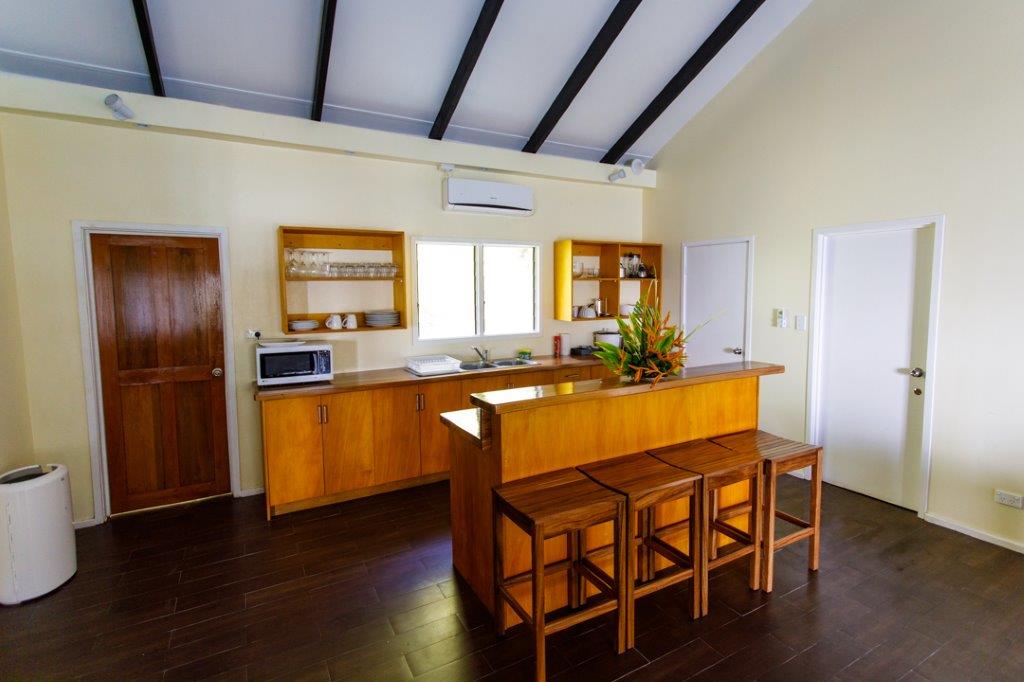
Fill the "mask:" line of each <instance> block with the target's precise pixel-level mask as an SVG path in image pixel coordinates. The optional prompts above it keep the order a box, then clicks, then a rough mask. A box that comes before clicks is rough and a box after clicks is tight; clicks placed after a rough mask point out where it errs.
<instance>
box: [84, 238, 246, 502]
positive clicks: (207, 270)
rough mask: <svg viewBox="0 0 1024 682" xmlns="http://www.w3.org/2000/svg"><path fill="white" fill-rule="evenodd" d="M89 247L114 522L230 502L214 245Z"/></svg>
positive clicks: (166, 241)
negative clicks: (124, 515) (161, 508)
mask: <svg viewBox="0 0 1024 682" xmlns="http://www.w3.org/2000/svg"><path fill="white" fill-rule="evenodd" d="M91 246H92V265H93V279H94V286H95V293H96V322H97V333H98V337H99V354H100V372H101V379H102V385H103V419H104V429H105V432H106V446H107V447H106V449H107V471H108V478H109V484H110V507H111V512H112V513H117V512H124V511H130V510H133V509H142V508H145V507H153V506H157V505H161V504H169V503H172V502H182V501H185V500H192V499H196V498H199V497H206V496H209V495H216V494H219V493H226V492H228V491H229V490H230V483H229V480H228V451H227V419H226V414H225V400H224V375H223V368H224V334H223V325H222V311H221V280H220V261H219V254H218V246H217V240H216V239H213V238H180V237H146V236H134V235H93V236H92V243H91Z"/></svg>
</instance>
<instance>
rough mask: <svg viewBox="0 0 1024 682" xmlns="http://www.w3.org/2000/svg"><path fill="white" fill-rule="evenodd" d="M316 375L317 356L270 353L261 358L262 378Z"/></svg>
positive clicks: (307, 352) (304, 353)
mask: <svg viewBox="0 0 1024 682" xmlns="http://www.w3.org/2000/svg"><path fill="white" fill-rule="evenodd" d="M313 374H316V354H315V353H310V352H309V351H301V352H297V353H268V354H266V355H261V356H260V376H261V377H263V378H265V379H283V378H286V377H301V376H310V375H313Z"/></svg>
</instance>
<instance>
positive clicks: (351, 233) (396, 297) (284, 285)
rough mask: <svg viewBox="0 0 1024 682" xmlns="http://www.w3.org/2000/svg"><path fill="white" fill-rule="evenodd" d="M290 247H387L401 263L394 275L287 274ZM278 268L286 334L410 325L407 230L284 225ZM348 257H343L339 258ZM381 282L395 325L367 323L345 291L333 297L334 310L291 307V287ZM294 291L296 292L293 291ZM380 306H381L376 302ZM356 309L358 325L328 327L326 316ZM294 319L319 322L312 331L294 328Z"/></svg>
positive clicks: (280, 235) (359, 248) (378, 328)
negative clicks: (395, 316)
mask: <svg viewBox="0 0 1024 682" xmlns="http://www.w3.org/2000/svg"><path fill="white" fill-rule="evenodd" d="M291 249H308V250H314V251H327V252H328V253H330V252H331V251H348V252H351V251H387V252H390V254H391V258H390V260H391V262H392V263H394V264H395V265H396V266H397V267H398V274H397V275H396V276H395V277H328V276H317V275H295V274H288V256H287V254H288V252H289V251H290V250H291ZM277 251H278V271H279V278H280V291H281V331H282V332H284V333H285V334H287V335H289V336H292V335H296V336H297V335H303V334H324V333H328V334H333V333H343V332H344V333H351V332H361V331H386V330H388V329H405V328H406V326H407V325H408V313H407V311H406V306H405V300H406V299H405V233H404V232H394V231H388V230H363V229H355V228H327V227H301V226H293V225H282V226H280V227H279V228H278V231H277ZM344 260H347V258H341V259H339V261H344ZM364 282H378V283H380V284H381V286H383V287H387V289H389V292H390V296H389V298H390V300H391V304H390V305H391V307H392V308H393V309H394V310H397V311H398V314H399V324H398V325H396V326H394V327H370V326H367V324H366V316H365V311H364V310H352V309H351V306H353V301H352V300H351V299H349V300H346V297H345V296H344V295H343V294H342V295H339V296H338V300H337V302H336V304H334V302H333V301H332V306H330V307H332V308H333V309H331V310H295V309H290V308H289V304H288V301H289V295H288V294H289V287H321V286H327V285H328V284H335V285H341V286H344V285H346V284H349V283H358V284H357V286H365V285H364V284H363V283H364ZM293 293H294V292H293ZM376 307H381V306H376ZM349 313H355V316H356V328H355V329H328V328H327V326H326V320H327V318H328V317H330V316H331V315H334V314H339V315H341V316H342V317H344V316H345V315H346V314H349ZM295 320H316V321H317V322H319V323H320V326H319V327H318V328H316V329H313V330H311V331H292V330H291V329H289V328H288V323H289V322H292V321H295Z"/></svg>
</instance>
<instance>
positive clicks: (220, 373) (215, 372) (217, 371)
mask: <svg viewBox="0 0 1024 682" xmlns="http://www.w3.org/2000/svg"><path fill="white" fill-rule="evenodd" d="M210 374H212V375H213V376H214V378H217V379H219V378H221V377H222V376H224V370H222V369H221V368H220V367H214V368H213V371H212V372H210Z"/></svg>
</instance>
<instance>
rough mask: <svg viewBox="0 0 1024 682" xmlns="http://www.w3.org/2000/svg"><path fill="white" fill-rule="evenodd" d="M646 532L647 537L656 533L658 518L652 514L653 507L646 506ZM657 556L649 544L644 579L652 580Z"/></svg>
mask: <svg viewBox="0 0 1024 682" xmlns="http://www.w3.org/2000/svg"><path fill="white" fill-rule="evenodd" d="M647 533H648V537H654V536H655V535H657V534H658V520H657V517H656V516H655V515H654V507H648V508H647ZM657 558H658V556H657V554H655V552H654V550H653V549H651V548H650V547H649V546H648V547H647V566H646V567H645V571H646V575H645V576H644V580H654V574H655V572H656V570H657V569H656V567H655V563H654V562H655V560H656V559H657Z"/></svg>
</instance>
